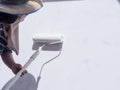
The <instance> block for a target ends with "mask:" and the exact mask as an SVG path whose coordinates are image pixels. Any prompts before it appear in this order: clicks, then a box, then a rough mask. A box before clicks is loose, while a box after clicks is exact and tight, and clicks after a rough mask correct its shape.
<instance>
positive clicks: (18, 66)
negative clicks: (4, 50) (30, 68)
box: [11, 64, 27, 76]
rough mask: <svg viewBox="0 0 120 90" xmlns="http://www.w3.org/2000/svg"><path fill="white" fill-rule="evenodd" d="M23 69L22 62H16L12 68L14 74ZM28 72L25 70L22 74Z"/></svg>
mask: <svg viewBox="0 0 120 90" xmlns="http://www.w3.org/2000/svg"><path fill="white" fill-rule="evenodd" d="M21 69H22V65H21V64H14V65H12V67H11V70H12V71H13V73H14V74H17V73H18V72H19V71H20V70H21ZM26 73H27V70H24V71H23V72H22V75H21V76H23V75H25V74H26Z"/></svg>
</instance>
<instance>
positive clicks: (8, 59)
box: [1, 23, 27, 76]
mask: <svg viewBox="0 0 120 90" xmlns="http://www.w3.org/2000/svg"><path fill="white" fill-rule="evenodd" d="M4 25H5V30H6V32H8V30H9V27H10V24H8V23H5V24H4ZM1 58H2V60H3V62H4V63H5V64H6V65H7V66H8V67H9V68H10V69H11V70H12V72H13V73H14V74H17V73H18V72H19V71H20V70H21V69H22V65H21V64H18V63H16V62H15V60H14V58H13V55H12V53H4V54H1ZM26 73H27V71H26V70H24V71H23V73H22V75H24V74H26ZM22 75H21V76H22Z"/></svg>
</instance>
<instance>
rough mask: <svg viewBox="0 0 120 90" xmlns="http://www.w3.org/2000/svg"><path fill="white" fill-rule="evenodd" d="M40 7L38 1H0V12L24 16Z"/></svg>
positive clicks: (40, 4)
mask: <svg viewBox="0 0 120 90" xmlns="http://www.w3.org/2000/svg"><path fill="white" fill-rule="evenodd" d="M41 7H42V3H41V1H40V0H0V12H4V13H8V14H14V15H26V14H29V13H33V12H35V11H37V10H39V9H40V8H41Z"/></svg>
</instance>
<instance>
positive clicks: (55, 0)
mask: <svg viewBox="0 0 120 90" xmlns="http://www.w3.org/2000/svg"><path fill="white" fill-rule="evenodd" d="M59 1H84V0H43V2H59Z"/></svg>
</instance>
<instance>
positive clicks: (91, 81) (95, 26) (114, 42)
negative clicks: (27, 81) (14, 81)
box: [0, 0, 120, 90]
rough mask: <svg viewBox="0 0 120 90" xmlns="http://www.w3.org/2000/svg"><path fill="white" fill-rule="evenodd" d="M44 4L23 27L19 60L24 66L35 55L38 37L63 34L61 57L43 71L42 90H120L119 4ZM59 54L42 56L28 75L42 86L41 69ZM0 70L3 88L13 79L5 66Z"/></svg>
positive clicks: (107, 0)
mask: <svg viewBox="0 0 120 90" xmlns="http://www.w3.org/2000/svg"><path fill="white" fill-rule="evenodd" d="M43 4H44V7H43V8H42V9H41V10H39V11H38V12H36V13H34V14H31V15H30V16H28V17H27V18H26V19H25V21H24V22H23V23H21V24H20V55H19V56H16V55H15V54H14V57H15V60H16V62H18V63H21V64H22V65H24V64H25V63H26V62H27V60H28V59H29V57H30V56H31V55H32V53H33V52H34V51H33V50H32V44H33V41H32V36H33V35H34V34H37V33H39V34H41V33H50V34H51V33H56V34H59V33H60V34H63V36H64V43H63V48H62V53H61V55H60V56H59V57H58V58H56V59H55V60H54V61H52V62H50V63H48V64H47V65H46V66H45V67H44V69H43V72H42V75H41V76H42V78H41V80H40V82H39V87H38V90H120V1H118V0H82V1H64V2H49V3H43ZM57 54H58V52H57V51H42V52H41V54H40V55H39V57H37V59H36V60H35V61H34V62H33V63H32V64H31V65H30V66H29V67H28V69H27V70H28V72H30V73H31V74H32V75H33V76H34V77H35V79H36V80H37V76H38V75H39V71H40V68H41V65H42V64H43V63H44V62H45V61H48V60H49V59H51V58H52V57H54V56H56V55H57ZM0 66H1V68H0V74H1V78H0V88H2V86H3V85H4V84H5V83H6V82H7V81H8V80H9V79H10V78H11V77H13V76H14V74H13V73H12V72H11V71H10V69H8V68H7V67H6V66H5V65H4V64H3V62H2V60H0Z"/></svg>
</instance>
